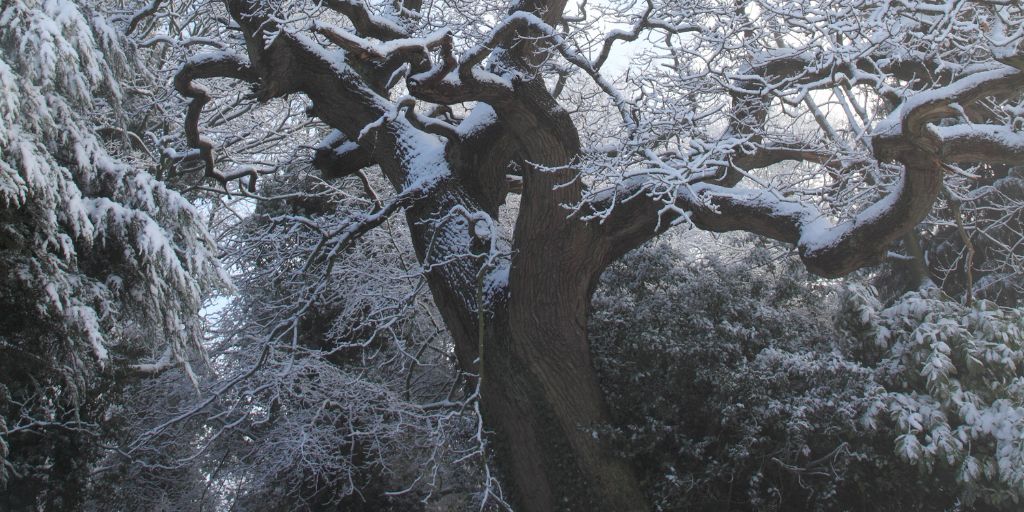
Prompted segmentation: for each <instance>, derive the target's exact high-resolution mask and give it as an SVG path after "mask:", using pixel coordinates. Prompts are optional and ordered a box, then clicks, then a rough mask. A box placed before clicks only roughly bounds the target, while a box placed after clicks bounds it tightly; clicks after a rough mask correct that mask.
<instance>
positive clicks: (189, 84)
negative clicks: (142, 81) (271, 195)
mask: <svg viewBox="0 0 1024 512" xmlns="http://www.w3.org/2000/svg"><path fill="white" fill-rule="evenodd" d="M201 78H234V79H237V80H244V81H246V82H250V83H256V82H257V76H256V72H255V70H253V69H252V67H250V66H249V61H248V60H247V59H245V58H244V57H242V56H239V55H237V54H234V53H228V52H211V53H202V54H199V55H197V56H195V57H193V58H191V59H189V60H188V61H187V62H186V63H185V64H184V65H183V66H182V67H181V70H180V71H178V73H177V74H176V75H175V76H174V88H175V89H176V90H177V91H178V93H179V94H181V95H182V96H185V97H187V98H191V99H192V101H191V102H190V103H189V105H188V110H187V112H186V114H185V140H186V141H187V142H188V145H189V146H190V147H192V148H195V149H197V150H198V151H199V154H198V156H199V158H201V159H202V160H203V163H204V166H205V167H204V169H205V176H206V177H208V178H213V179H215V180H217V181H218V182H220V184H221V185H223V186H226V185H227V183H228V182H229V181H231V180H235V179H238V178H242V177H245V176H248V177H249V191H250V192H255V190H256V177H257V176H258V173H257V171H255V170H253V169H245V170H242V171H239V172H236V173H232V174H223V173H221V172H219V171H217V170H216V169H215V168H214V163H215V158H214V155H213V141H211V140H210V139H208V138H206V137H204V136H202V135H201V134H200V133H199V116H200V115H202V113H203V107H204V106H206V104H207V103H208V102H209V101H210V99H211V98H210V94H209V92H208V91H207V90H206V88H204V87H202V86H200V85H197V84H195V83H194V81H195V80H197V79H201Z"/></svg>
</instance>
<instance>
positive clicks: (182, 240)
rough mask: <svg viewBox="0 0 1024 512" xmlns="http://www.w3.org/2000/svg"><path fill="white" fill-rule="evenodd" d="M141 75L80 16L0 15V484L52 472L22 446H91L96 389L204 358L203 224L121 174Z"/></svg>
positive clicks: (143, 181)
mask: <svg viewBox="0 0 1024 512" xmlns="http://www.w3.org/2000/svg"><path fill="white" fill-rule="evenodd" d="M137 64H138V63H137V62H135V61H134V60H133V57H132V56H131V55H130V52H128V51H127V50H125V47H124V46H123V40H122V39H121V36H120V35H119V33H118V31H116V30H115V29H114V28H113V27H112V26H111V25H110V23H109V22H108V21H107V20H106V19H105V18H103V17H102V16H101V15H100V14H99V13H97V12H94V11H93V10H91V9H90V8H89V6H88V5H83V4H79V3H77V2H74V1H68V0H42V1H37V0H12V1H9V2H4V3H3V4H2V6H0V308H2V310H3V315H2V316H0V375H2V376H3V378H2V384H0V390H2V393H0V397H2V398H0V411H2V413H3V419H0V446H2V448H0V454H7V453H8V450H9V458H7V457H2V456H0V463H2V464H0V466H2V467H0V482H3V481H5V480H8V479H11V478H14V479H16V480H19V481H21V480H22V479H28V481H32V479H33V478H34V477H37V476H39V475H45V474H46V473H48V472H50V471H51V470H52V471H53V472H57V471H59V470H60V468H58V467H54V466H55V464H54V462H53V461H50V460H48V457H49V456H51V455H47V454H46V453H45V450H43V451H41V452H39V453H35V452H32V450H31V449H30V448H28V447H27V446H28V445H32V446H38V445H42V444H45V443H46V440H49V439H51V435H54V436H57V437H59V434H60V433H61V432H62V431H63V432H67V431H70V432H75V431H79V430H81V431H88V432H92V434H93V435H94V434H95V427H96V425H95V422H96V421H98V420H99V419H100V418H99V417H97V416H96V415H95V414H94V413H95V412H96V410H95V409H96V407H98V406H99V404H98V403H94V399H95V398H96V392H97V391H96V390H97V389H98V388H99V387H102V386H101V381H102V379H101V378H100V377H99V375H112V374H113V373H114V372H117V371H121V370H126V371H131V370H132V368H131V365H133V364H138V363H143V362H146V359H147V358H153V359H156V358H159V357H161V355H162V354H166V356H165V357H167V358H171V359H172V360H179V361H183V362H184V361H187V360H189V359H192V358H194V357H195V356H196V355H198V354H199V353H200V352H201V348H200V340H201V335H202V326H201V323H200V320H199V316H198V312H199V308H200V307H201V303H202V301H203V300H204V298H205V295H206V294H207V292H208V291H209V290H210V289H211V288H213V287H216V286H221V285H223V283H225V276H224V275H222V274H221V272H220V270H219V266H218V263H217V260H216V258H215V249H214V246H213V243H212V241H211V239H210V238H209V236H208V235H207V234H206V231H205V229H204V226H203V223H202V219H201V217H200V215H199V214H198V212H197V211H196V210H195V209H194V208H193V207H192V206H191V205H190V204H189V203H188V202H187V201H185V200H184V199H183V198H182V197H181V196H180V195H178V194H177V193H175V192H174V191H172V190H169V189H168V188H167V187H166V186H164V185H163V184H162V183H161V182H159V181H157V180H155V179H154V178H153V177H152V176H150V175H149V174H148V173H147V172H145V171H144V170H143V169H140V168H139V164H140V162H139V161H138V158H136V157H129V159H130V160H132V161H133V164H135V165H132V166H129V165H127V164H125V163H123V162H122V160H121V159H119V156H118V155H119V154H127V153H128V152H129V151H130V146H128V144H127V140H128V139H127V134H126V133H125V131H124V129H123V127H124V126H125V123H126V121H125V118H126V116H130V115H132V112H128V111H126V110H125V109H124V108H123V106H124V104H125V102H126V98H127V97H128V96H130V94H131V93H130V92H129V91H127V90H126V88H125V87H124V86H123V84H124V83H135V81H136V80H140V79H141V77H144V76H145V74H144V72H142V71H140V68H138V66H137ZM126 77H130V78H126ZM111 133H119V134H122V135H120V136H116V137H110V134H111ZM105 136H106V137H105ZM80 406H82V407H80ZM86 406H88V407H86ZM85 408H88V409H89V411H88V412H85V411H84V409H85ZM40 436H42V439H44V442H38V439H39V438H40ZM22 442H25V443H27V444H26V449H25V450H21V449H20V448H19V445H20V444H21V443H22ZM68 456H80V457H81V458H82V460H80V461H77V462H76V463H75V464H80V465H84V464H87V463H88V455H86V454H78V455H74V454H69V455H68ZM56 466H60V464H56ZM15 485H21V484H15ZM68 487H73V486H71V485H69V486H68ZM44 489H45V487H44ZM59 492H60V491H59V490H57V489H55V488H50V489H45V492H42V493H40V494H39V496H44V495H46V494H50V495H56V494H59ZM25 494H26V495H31V492H27V493H25ZM58 503H59V502H58ZM16 505H17V504H16V503H15V504H13V505H12V506H16ZM58 506H59V505H58ZM64 506H67V507H71V506H73V505H72V504H71V503H65V504H64Z"/></svg>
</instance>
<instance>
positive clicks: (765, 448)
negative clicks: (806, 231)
mask: <svg viewBox="0 0 1024 512" xmlns="http://www.w3.org/2000/svg"><path fill="white" fill-rule="evenodd" d="M766 256H767V253H760V254H758V253H754V254H751V255H749V256H744V257H742V258H739V260H738V261H732V262H727V261H725V260H724V259H722V258H715V257H711V258H705V261H704V262H702V263H698V264H695V265H693V266H678V264H677V263H674V262H676V261H679V250H677V249H672V248H670V247H669V246H667V245H659V246H654V247H650V248H647V249H644V250H641V251H638V252H637V253H636V254H633V255H630V256H628V257H627V258H626V259H625V261H624V262H623V263H622V264H620V265H616V266H614V267H613V268H612V269H611V270H610V271H609V272H607V273H606V274H605V276H604V277H603V279H602V285H601V287H600V288H599V289H598V292H597V295H596V299H595V310H594V312H593V315H592V320H591V322H592V323H591V328H592V333H593V336H594V342H595V345H594V348H595V355H596V357H595V361H596V364H597V366H598V368H599V372H600V374H601V378H602V384H603V387H604V388H605V390H606V392H607V393H608V403H609V406H610V407H611V409H612V411H613V416H614V420H615V427H614V428H610V429H606V430H604V431H602V434H604V435H606V436H608V439H609V442H612V443H615V445H616V446H618V447H619V449H620V450H622V451H623V453H624V454H625V455H626V456H628V457H630V458H631V459H632V460H633V461H634V463H635V464H636V465H637V467H639V468H641V469H642V472H643V473H644V475H645V480H646V485H647V486H648V489H649V490H650V492H652V493H653V495H655V496H656V499H657V501H656V503H657V505H658V506H659V508H660V509H662V510H684V509H689V510H711V509H723V508H726V507H728V508H729V509H730V510H801V511H802V510H860V509H867V510H975V509H985V510H987V509H988V508H994V509H999V510H1015V507H1017V506H1019V504H1017V503H1016V501H1015V499H1016V497H1017V496H1019V493H1020V490H1021V483H1020V472H1021V468H1024V464H1022V462H1021V460H1022V459H1021V446H1022V442H1024V436H1022V430H1021V429H1022V422H1021V410H1022V409H1021V372H1020V367H1021V364H1020V357H1021V352H1020V341H1019V340H1020V318H1021V316H1020V312H1019V311H1013V310H1005V309H998V308H995V306H994V305H992V304H991V303H985V302H979V303H978V304H976V305H975V306H974V307H964V306H962V305H960V304H958V303H956V302H955V301H951V300H950V299H948V298H944V297H940V296H938V293H939V292H938V291H936V290H926V291H923V292H920V293H911V294H908V295H906V296H905V297H903V298H902V299H900V300H899V301H897V302H896V303H895V304H894V305H892V306H890V307H888V308H886V307H883V306H882V305H881V304H880V303H879V302H878V299H877V298H876V297H875V295H874V294H873V293H872V291H871V290H870V289H869V288H866V287H863V286H857V287H853V288H850V291H849V292H847V291H843V292H842V293H836V292H837V288H838V287H839V285H838V284H829V283H822V282H817V283H816V282H813V281H809V280H808V279H807V277H806V276H805V275H803V274H802V273H801V272H798V271H796V270H794V269H791V268H789V267H787V266H786V265H785V264H784V263H779V262H773V261H772V259H771V258H768V257H766ZM781 261H785V260H784V259H783V260H781ZM843 290H845V288H844V289H843ZM834 319H838V321H834ZM915 466H916V467H915ZM964 507H967V508H964ZM972 507H973V508H972Z"/></svg>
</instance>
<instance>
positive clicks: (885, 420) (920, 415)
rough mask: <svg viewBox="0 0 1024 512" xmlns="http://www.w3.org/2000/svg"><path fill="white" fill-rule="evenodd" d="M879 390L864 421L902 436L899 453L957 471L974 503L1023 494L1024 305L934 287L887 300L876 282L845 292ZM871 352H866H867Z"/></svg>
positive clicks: (1005, 503) (1011, 503)
mask: <svg viewBox="0 0 1024 512" xmlns="http://www.w3.org/2000/svg"><path fill="white" fill-rule="evenodd" d="M844 309H846V311H847V314H846V315H845V317H846V321H847V322H848V324H847V326H846V327H847V328H848V329H850V330H851V331H852V332H855V333H857V334H858V335H859V337H860V339H861V341H862V342H863V343H864V345H863V347H862V349H861V355H862V356H874V358H872V359H875V358H877V359H875V360H867V361H865V362H868V363H871V364H872V366H873V367H874V368H875V375H874V380H875V382H877V383H878V385H879V386H880V389H879V393H878V394H877V395H876V396H875V397H874V400H873V401H872V403H871V404H870V410H869V411H868V413H867V414H866V415H865V416H864V417H863V418H862V421H863V422H864V423H865V424H866V425H867V426H869V427H870V428H872V429H877V428H885V429H886V430H891V431H892V432H893V434H894V435H897V436H898V437H897V438H896V440H895V446H896V454H897V455H898V456H899V457H900V458H901V459H902V460H905V461H906V462H908V463H911V464H914V465H917V466H919V467H920V468H921V469H922V470H924V471H925V472H931V471H933V470H935V469H936V468H942V469H944V470H951V471H952V472H953V474H955V480H956V486H957V488H958V489H959V490H960V496H961V498H962V499H963V501H964V503H966V504H967V505H971V504H974V503H975V502H976V501H982V502H985V503H988V504H990V505H994V506H999V507H1001V508H1003V509H1006V510H1012V509H1016V508H1017V507H1020V506H1021V503H1022V502H1024V347H1022V339H1024V337H1022V335H1024V310H1021V309H1006V308H1000V307H999V306H998V305H996V304H995V303H993V302H991V301H985V300H981V301H977V302H976V303H974V304H972V305H971V306H964V305H962V304H961V303H959V302H957V301H954V300H950V299H949V297H947V296H944V295H943V294H942V292H941V291H940V290H939V289H938V288H935V287H929V288H925V289H923V290H921V291H918V292H911V293H908V294H907V295H905V296H904V297H902V298H900V299H899V300H898V301H897V302H896V303H895V304H893V305H891V306H889V307H882V306H881V304H879V303H878V300H877V299H876V297H875V292H874V290H873V289H871V288H869V287H861V286H853V287H851V288H850V289H849V291H848V292H847V293H846V294H845V301H844ZM865 359H866V358H865Z"/></svg>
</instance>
